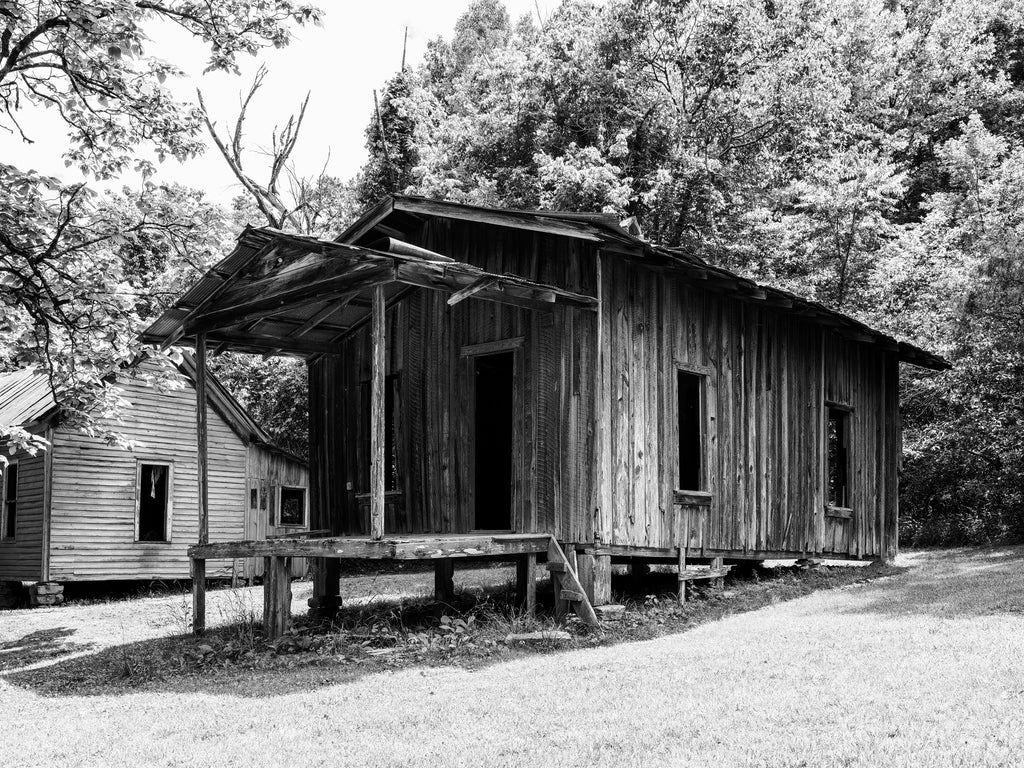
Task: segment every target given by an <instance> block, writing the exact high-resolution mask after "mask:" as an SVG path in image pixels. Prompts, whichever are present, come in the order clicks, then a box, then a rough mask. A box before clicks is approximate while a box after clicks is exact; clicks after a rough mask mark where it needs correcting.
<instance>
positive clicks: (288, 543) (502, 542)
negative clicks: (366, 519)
mask: <svg viewBox="0 0 1024 768" xmlns="http://www.w3.org/2000/svg"><path fill="white" fill-rule="evenodd" d="M550 538H551V537H550V536H549V535H548V534H546V533H538V534H478V535H476V534H469V535H464V536H418V537H409V538H397V537H396V538H390V539H382V540H379V541H378V540H373V539H369V538H352V537H332V538H325V539H294V538H293V539H272V540H266V539H263V540H250V541H224V542H211V543H210V544H207V545H205V546H203V547H198V546H193V547H190V548H189V555H190V556H192V557H203V558H208V559H217V558H231V557H268V556H269V557H273V556H285V555H287V556H290V557H340V558H352V559H356V560H386V559H394V560H433V559H437V558H445V557H489V556H495V555H515V554H526V553H528V552H546V551H547V549H548V544H547V542H548V539H550Z"/></svg>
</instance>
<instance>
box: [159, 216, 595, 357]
mask: <svg viewBox="0 0 1024 768" xmlns="http://www.w3.org/2000/svg"><path fill="white" fill-rule="evenodd" d="M374 246H375V247H373V248H370V247H365V246H356V245H349V244H346V243H340V242H337V241H331V240H319V239H317V238H313V237H307V236H303V235H295V234H289V233H285V232H281V231H280V230H276V229H272V228H270V227H260V228H248V229H246V230H245V231H244V232H243V233H242V234H241V236H240V237H239V238H238V243H237V245H236V246H235V248H234V250H233V251H232V252H231V253H230V254H229V255H228V256H227V258H225V259H224V260H222V261H221V262H220V263H218V264H217V265H216V266H214V267H213V268H212V269H211V270H209V272H207V273H206V275H204V276H203V278H202V279H200V281H199V282H198V283H197V284H196V285H195V286H193V288H192V289H191V290H189V291H188V292H187V293H185V294H184V296H182V297H181V298H180V299H179V300H178V301H177V302H175V304H174V305H173V306H172V307H171V308H169V309H168V310H166V311H165V312H164V313H163V314H162V315H161V316H160V317H158V318H157V319H156V320H155V321H154V322H153V323H152V324H151V325H150V326H149V328H147V329H146V330H145V331H144V332H143V334H142V337H143V339H144V340H145V341H148V342H151V343H156V344H161V345H163V346H168V345H170V344H182V343H184V344H193V343H194V342H195V337H196V335H197V334H205V335H206V338H207V341H208V343H209V344H210V346H211V347H212V348H214V349H215V350H216V351H223V350H225V349H232V350H236V351H242V352H257V353H260V352H262V353H280V354H291V355H297V356H301V357H310V356H314V355H319V354H330V353H338V352H340V351H341V349H342V347H341V343H342V342H343V341H344V340H345V338H346V337H347V336H348V335H349V334H351V333H353V332H355V331H356V330H358V329H359V328H361V327H363V326H364V325H365V324H366V323H368V322H369V320H370V316H371V307H372V292H373V290H374V289H375V288H376V287H377V286H383V288H384V294H385V302H386V305H387V306H390V305H391V304H393V303H395V302H397V301H399V300H401V299H402V298H404V297H405V296H406V295H408V294H409V292H411V291H413V290H416V289H419V288H425V289H432V290H440V291H445V292H448V293H450V294H451V295H450V296H449V298H448V303H449V304H456V303H458V302H459V301H462V300H463V299H465V298H468V297H470V296H473V297H474V298H477V299H484V300H489V301H496V302H501V303H506V304H513V305H516V306H520V307H528V308H535V309H548V308H550V307H552V306H553V305H555V304H565V305H570V306H576V307H582V308H594V307H596V306H597V299H596V298H595V297H593V296H586V295H583V294H579V293H574V292H572V291H567V290H565V289H563V288H559V287H557V286H554V285H547V284H544V283H539V282H536V281H533V280H527V279H524V278H521V277H517V276H514V275H500V274H496V273H493V272H487V271H486V270H483V269H480V268H479V267H475V266H473V265H471V264H465V263H461V262H456V261H454V260H452V259H450V258H447V257H445V256H443V255H441V254H436V253H432V252H431V251H427V250H425V249H423V248H418V247H416V246H411V245H409V244H407V243H403V242H401V241H395V240H392V239H390V238H383V239H382V240H379V241H378V242H376V243H374Z"/></svg>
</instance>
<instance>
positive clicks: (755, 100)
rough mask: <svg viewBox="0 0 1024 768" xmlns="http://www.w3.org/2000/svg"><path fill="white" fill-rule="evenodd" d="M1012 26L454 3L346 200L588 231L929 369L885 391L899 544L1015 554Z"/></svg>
mask: <svg viewBox="0 0 1024 768" xmlns="http://www.w3.org/2000/svg"><path fill="white" fill-rule="evenodd" d="M1022 82H1024V8H1022V7H1021V6H1019V5H1017V4H1008V3H1003V2H998V0H904V1H903V2H893V1H892V0H767V1H765V0H758V2H754V0H714V1H712V0H693V1H691V2H686V3H678V2H671V1H670V0H611V1H610V2H608V3H604V4H595V3H590V2H584V1H581V0H566V1H565V2H563V3H562V4H561V5H560V6H559V7H558V8H557V9H556V10H555V11H554V12H553V13H552V14H551V15H550V16H549V17H547V18H545V19H543V20H538V19H532V18H523V19H521V20H519V21H517V22H513V21H512V20H510V19H509V17H508V14H507V13H506V12H505V10H504V8H503V7H502V6H501V4H500V2H499V1H498V0H474V2H472V3H471V5H470V7H469V9H468V10H467V11H466V13H465V15H464V16H463V17H462V19H461V20H460V21H459V23H458V24H457V25H456V28H455V30H454V35H453V37H452V39H451V40H450V41H446V40H440V39H439V40H436V41H434V42H433V43H432V44H431V45H430V48H429V50H428V52H427V55H426V57H425V60H424V61H423V63H422V64H421V65H420V66H419V67H418V68H416V69H415V70H407V71H404V72H401V73H399V74H397V75H396V76H395V77H394V78H393V79H392V80H391V81H390V82H389V83H388V84H387V87H386V88H385V89H384V90H383V92H382V100H381V104H380V107H379V110H378V111H377V113H375V114H374V115H373V116H372V117H371V120H370V122H369V127H368V130H367V138H368V143H367V146H368V148H369V150H370V153H371V159H370V161H369V162H368V164H367V166H366V167H365V169H364V173H363V177H362V179H361V185H362V187H361V189H362V191H363V197H364V199H367V200H368V199H370V198H372V197H374V196H376V195H377V194H379V193H380V192H382V191H405V192H409V193H414V194H421V195H426V196H432V197H443V198H449V199H456V200H463V201H467V202H473V203H480V204H486V205H504V206H516V207H526V208H532V207H550V208H563V209H571V210H603V211H608V212H612V213H616V214H618V215H620V216H622V217H624V218H625V217H627V216H631V217H635V218H636V220H637V221H638V222H639V223H640V225H641V227H642V229H643V231H644V232H645V233H646V236H647V237H648V238H649V239H651V240H654V241H657V242H660V243H663V244H666V245H673V246H680V247H684V248H687V249H690V250H691V251H693V252H695V253H697V254H699V255H701V256H702V257H704V258H707V259H709V260H711V261H714V262H716V263H718V264H721V265H724V266H727V267H730V268H732V269H735V270H737V271H740V272H742V273H744V274H746V275H748V276H750V277H752V278H754V279H757V280H759V281H762V282H767V283H771V284H774V285H778V286H782V287H785V288H789V289H791V290H793V291H796V292H798V293H800V294H803V295H807V296H810V297H812V298H815V299H817V300H818V301H821V302H823V303H825V304H828V305H829V306H831V307H834V308H836V309H840V310H842V311H845V312H847V313H850V314H853V315H856V316H858V317H860V318H862V319H864V320H865V321H867V322H869V323H870V324H872V325H875V326H878V327H881V328H884V329H888V330H890V331H892V332H894V333H896V334H897V335H899V336H901V337H902V338H905V339H908V340H911V341H915V342H917V343H919V344H922V345H924V346H926V347H928V348H931V349H934V350H936V351H939V352H941V353H944V354H946V355H947V356H949V358H950V359H951V360H952V362H953V363H954V364H955V368H954V369H953V370H952V371H951V372H947V373H944V374H940V375H936V374H934V373H931V372H922V371H917V370H912V369H908V370H906V371H905V390H906V391H905V393H904V402H905V405H906V408H905V410H906V416H905V427H906V435H905V440H906V457H905V464H904V468H903V489H904V492H903V499H902V504H903V506H902V510H901V512H902V517H903V520H904V531H903V533H904V538H905V540H908V541H911V542H918V543H933V542H939V541H956V542H978V541H988V540H993V539H999V538H1007V537H1017V538H1019V537H1022V536H1024V511H1022V510H1021V502H1022V500H1024V499H1022V492H1024V488H1022V482H1024V481H1022V480H1021V478H1022V477H1024V449H1022V448H1021V441H1020V434H1021V419H1022V416H1024V414H1022V406H1024V404H1022V395H1021V392H1022V391H1024V366H1022V362H1024V361H1022V353H1024V335H1022V333H1021V331H1022V322H1024V307H1022V301H1021V300H1022V298H1024V296H1022V289H1024V274H1022V269H1024V268H1022V266H1021V256H1020V254H1021V251H1020V242H1021V236H1022V234H1024V230H1022V228H1021V225H1022V216H1024V214H1021V210H1022V205H1021V203H1024V200H1022V199H1021V198H1022V195H1024V193H1022V192H1021V188H1022V184H1021V182H1022V181H1024V165H1022V156H1024V155H1022V151H1024V150H1022V148H1021V141H1022V140H1024V133H1022V128H1024V124H1022V118H1021V114H1022V110H1021V107H1022V106H1024V89H1022Z"/></svg>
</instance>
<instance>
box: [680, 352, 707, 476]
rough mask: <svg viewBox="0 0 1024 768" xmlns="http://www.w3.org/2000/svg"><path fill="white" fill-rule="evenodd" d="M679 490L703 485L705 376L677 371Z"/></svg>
mask: <svg viewBox="0 0 1024 768" xmlns="http://www.w3.org/2000/svg"><path fill="white" fill-rule="evenodd" d="M677 395H678V397H679V486H678V487H679V489H680V490H686V491H703V490H705V488H704V464H705V459H704V376H702V375H700V374H698V373H690V372H689V371H679V372H678V382H677Z"/></svg>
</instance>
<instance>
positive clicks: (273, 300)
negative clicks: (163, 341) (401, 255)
mask: <svg viewBox="0 0 1024 768" xmlns="http://www.w3.org/2000/svg"><path fill="white" fill-rule="evenodd" d="M393 277H394V269H393V268H392V267H390V266H386V267H373V268H369V269H361V270H359V271H357V272H352V273H347V274H340V275H336V276H334V277H331V278H329V279H326V280H322V281H319V282H316V283H313V284H311V285H304V286H298V287H294V288H291V289H289V290H285V291H280V292H277V293H271V294H269V295H268V294H262V295H260V297H259V298H254V299H252V300H250V301H245V302H242V303H240V304H236V305H234V306H229V307H223V308H221V309H217V310H213V311H211V312H207V313H206V314H205V315H199V316H198V317H191V318H189V320H188V321H187V322H186V324H185V328H186V332H187V333H203V332H209V331H213V330H216V329H217V328H223V327H224V326H227V325H238V324H239V323H244V322H248V321H249V320H252V319H255V318H257V317H261V316H265V315H266V314H267V313H268V312H270V311H273V312H278V311H280V310H281V309H282V308H284V307H286V306H287V305H289V304H294V303H298V302H302V301H323V300H326V299H333V298H335V297H338V296H344V295H345V294H347V293H350V292H354V291H357V290H360V289H362V288H368V287H370V286H372V285H376V284H377V283H382V282H387V281H388V280H390V279H393Z"/></svg>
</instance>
